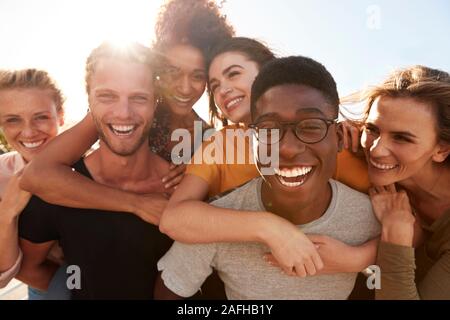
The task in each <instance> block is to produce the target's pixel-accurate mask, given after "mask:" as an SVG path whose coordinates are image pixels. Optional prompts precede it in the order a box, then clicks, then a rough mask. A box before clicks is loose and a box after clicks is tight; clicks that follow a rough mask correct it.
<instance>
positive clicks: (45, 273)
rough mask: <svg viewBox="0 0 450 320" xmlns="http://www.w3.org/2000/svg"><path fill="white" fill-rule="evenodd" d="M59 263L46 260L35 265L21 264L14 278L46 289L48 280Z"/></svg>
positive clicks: (34, 286) (37, 287) (40, 288)
mask: <svg viewBox="0 0 450 320" xmlns="http://www.w3.org/2000/svg"><path fill="white" fill-rule="evenodd" d="M58 268H59V265H58V264H56V263H55V262H53V261H50V260H46V261H44V262H43V263H42V264H39V265H35V266H22V268H21V269H20V271H19V273H18V274H17V276H16V278H17V279H19V280H20V281H22V282H24V283H26V284H28V285H29V286H32V287H33V288H36V289H39V290H43V291H47V289H48V286H49V284H50V281H51V280H52V278H53V276H54V275H55V273H56V271H57V270H58Z"/></svg>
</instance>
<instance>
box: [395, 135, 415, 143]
mask: <svg viewBox="0 0 450 320" xmlns="http://www.w3.org/2000/svg"><path fill="white" fill-rule="evenodd" d="M393 138H394V140H395V141H397V142H412V141H411V139H409V138H407V137H405V136H403V135H401V134H395V135H394V136H393Z"/></svg>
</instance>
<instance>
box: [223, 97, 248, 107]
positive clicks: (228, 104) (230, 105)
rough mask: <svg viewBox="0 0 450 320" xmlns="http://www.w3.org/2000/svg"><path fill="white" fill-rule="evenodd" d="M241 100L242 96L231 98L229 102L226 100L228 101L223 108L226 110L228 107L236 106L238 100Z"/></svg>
mask: <svg viewBox="0 0 450 320" xmlns="http://www.w3.org/2000/svg"><path fill="white" fill-rule="evenodd" d="M242 100H244V97H237V98H235V99H233V100H231V101H230V102H228V103H227V104H226V105H225V109H227V110H228V109H230V108H232V107H234V106H236V105H237V104H238V103H239V102H241V101H242Z"/></svg>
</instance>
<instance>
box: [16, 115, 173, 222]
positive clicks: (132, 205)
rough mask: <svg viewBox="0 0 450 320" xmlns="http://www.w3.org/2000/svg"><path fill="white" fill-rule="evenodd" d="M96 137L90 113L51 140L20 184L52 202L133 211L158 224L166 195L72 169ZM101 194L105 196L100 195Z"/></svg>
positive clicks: (30, 165)
mask: <svg viewBox="0 0 450 320" xmlns="http://www.w3.org/2000/svg"><path fill="white" fill-rule="evenodd" d="M96 140H97V130H96V128H95V124H94V122H93V120H92V117H91V115H90V114H88V115H87V116H86V117H85V118H84V119H83V120H82V121H81V122H79V123H78V124H76V125H75V126H74V127H72V128H70V129H69V130H67V131H65V132H63V133H62V134H60V135H59V136H57V137H55V138H54V139H53V140H52V141H50V143H49V144H48V145H47V147H46V149H45V152H41V153H40V154H39V155H38V156H37V157H35V158H34V159H33V161H32V162H31V163H30V164H29V165H28V166H27V167H26V169H25V170H24V173H23V175H22V177H21V181H20V186H21V187H22V188H23V189H24V190H27V191H29V192H31V193H33V194H36V195H37V196H39V197H40V198H42V199H43V200H45V201H46V202H49V203H52V204H57V205H61V206H65V207H75V208H82V209H89V208H95V209H99V210H106V211H117V212H130V213H134V214H136V215H137V216H139V217H140V218H142V219H143V220H145V221H147V222H150V223H153V224H158V223H159V217H160V214H161V213H162V210H163V209H164V207H165V203H166V201H167V200H165V199H162V196H160V195H156V194H155V195H152V194H150V195H145V196H143V195H138V194H135V193H132V192H126V191H122V190H119V189H115V188H112V187H108V186H105V185H102V184H99V183H96V182H95V181H93V180H91V179H89V178H87V177H85V176H83V175H81V174H79V173H78V172H75V171H73V170H72V168H71V167H70V166H71V165H72V164H73V163H75V162H76V161H77V160H78V159H79V158H80V157H81V156H82V155H83V154H84V153H85V151H86V150H88V149H89V148H90V147H91V145H92V144H93V143H94V142H95V141H96ZM42 181H45V183H42ZM99 194H101V195H102V196H101V197H99V196H98V195H99ZM143 198H144V200H142V201H141V199H143ZM142 203H143V204H144V206H142Z"/></svg>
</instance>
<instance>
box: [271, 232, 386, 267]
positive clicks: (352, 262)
mask: <svg viewBox="0 0 450 320" xmlns="http://www.w3.org/2000/svg"><path fill="white" fill-rule="evenodd" d="M308 238H309V239H310V240H311V241H312V242H313V243H314V244H315V245H316V247H317V250H318V251H319V254H320V257H321V258H322V261H323V263H324V267H323V269H322V270H320V272H319V273H318V274H333V273H347V272H348V273H354V272H361V271H363V270H364V269H365V268H367V267H368V266H370V265H372V264H374V263H375V260H376V256H377V248H378V242H379V240H380V239H379V238H376V239H372V240H369V241H367V242H365V243H364V244H362V245H360V246H350V245H347V244H345V243H343V242H341V241H339V240H336V239H333V238H331V237H327V236H322V235H308ZM264 258H265V259H266V260H267V262H268V263H269V264H270V265H272V266H277V267H279V264H278V261H277V260H276V259H275V258H274V257H273V255H272V254H267V255H266V256H265V257H264Z"/></svg>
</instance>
